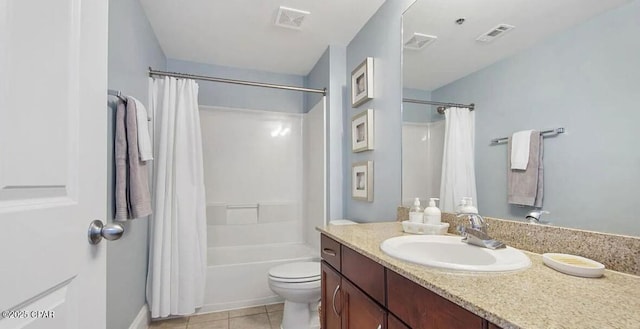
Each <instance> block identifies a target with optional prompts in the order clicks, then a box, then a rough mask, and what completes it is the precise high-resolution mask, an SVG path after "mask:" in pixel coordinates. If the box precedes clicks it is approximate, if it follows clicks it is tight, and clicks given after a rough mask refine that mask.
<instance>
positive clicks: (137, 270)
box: [102, 0, 166, 329]
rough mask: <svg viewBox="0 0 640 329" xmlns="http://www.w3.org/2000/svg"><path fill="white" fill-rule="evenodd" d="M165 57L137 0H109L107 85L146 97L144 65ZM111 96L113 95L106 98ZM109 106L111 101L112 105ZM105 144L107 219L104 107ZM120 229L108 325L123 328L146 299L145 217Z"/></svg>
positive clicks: (110, 259) (110, 262)
mask: <svg viewBox="0 0 640 329" xmlns="http://www.w3.org/2000/svg"><path fill="white" fill-rule="evenodd" d="M165 65H166V58H165V56H164V53H163V52H162V50H161V49H160V45H159V44H158V41H157V40H156V37H155V34H154V33H153V31H152V30H151V26H150V25H149V22H148V21H147V18H146V16H145V14H144V11H143V9H142V7H141V5H140V3H139V2H138V0H110V1H109V72H108V74H109V77H108V85H109V88H110V89H117V90H120V91H122V92H123V93H125V94H127V95H132V96H134V97H136V98H138V99H140V100H141V101H142V102H144V103H145V104H148V102H147V94H148V92H147V90H148V89H147V86H148V85H147V68H148V67H149V66H153V67H157V68H159V69H164V68H165ZM110 99H112V97H110ZM111 106H113V104H111ZM108 111H109V117H108V123H107V124H108V125H109V129H108V131H109V136H108V141H109V148H108V149H107V150H106V151H107V152H108V160H109V163H110V164H111V165H110V166H108V168H109V171H108V173H107V177H108V180H109V182H111V183H110V184H109V185H108V186H109V190H108V191H107V193H108V194H107V195H108V196H109V199H108V201H107V203H108V205H107V209H108V210H107V211H108V214H107V218H108V220H109V221H110V220H111V219H113V210H114V202H113V197H112V196H113V184H114V175H113V163H114V162H113V131H114V130H113V127H114V126H113V122H114V114H115V110H114V109H113V108H111V109H109V110H108ZM124 225H125V234H124V236H123V237H122V238H121V239H120V240H117V241H108V242H102V243H107V328H108V329H126V328H129V325H130V324H131V322H132V321H133V320H134V318H135V317H136V316H137V315H138V312H139V311H140V309H141V308H142V306H143V305H144V304H145V300H146V298H145V285H146V279H147V262H148V249H147V242H148V237H147V232H148V220H147V219H136V220H134V221H132V222H129V223H125V224H124Z"/></svg>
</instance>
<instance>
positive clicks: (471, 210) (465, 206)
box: [460, 197, 478, 214]
mask: <svg viewBox="0 0 640 329" xmlns="http://www.w3.org/2000/svg"><path fill="white" fill-rule="evenodd" d="M460 212H462V213H465V214H477V213H478V208H476V207H474V206H473V198H471V197H466V198H463V201H462V209H460Z"/></svg>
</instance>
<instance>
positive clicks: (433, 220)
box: [424, 198, 442, 225]
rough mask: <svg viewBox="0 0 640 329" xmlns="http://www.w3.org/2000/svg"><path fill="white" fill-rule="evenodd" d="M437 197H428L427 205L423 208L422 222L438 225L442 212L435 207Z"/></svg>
mask: <svg viewBox="0 0 640 329" xmlns="http://www.w3.org/2000/svg"><path fill="white" fill-rule="evenodd" d="M436 200H440V199H438V198H431V199H429V206H428V207H427V209H425V210H424V222H425V223H426V224H431V225H440V223H441V216H442V212H440V209H438V207H436Z"/></svg>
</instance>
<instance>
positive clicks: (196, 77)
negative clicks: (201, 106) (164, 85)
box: [149, 67, 327, 96]
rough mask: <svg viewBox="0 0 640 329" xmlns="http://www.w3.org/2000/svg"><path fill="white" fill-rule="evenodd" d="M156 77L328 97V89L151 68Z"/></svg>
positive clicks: (150, 71)
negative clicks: (291, 91)
mask: <svg viewBox="0 0 640 329" xmlns="http://www.w3.org/2000/svg"><path fill="white" fill-rule="evenodd" d="M154 75H157V76H165V77H174V78H185V79H194V80H202V81H213V82H222V83H231V84H236V85H243V86H253V87H264V88H273V89H284V90H293V91H301V92H308V93H317V94H322V96H326V95H327V88H324V89H313V88H304V87H296V86H287V85H276V84H271V83H264V82H255V81H246V80H233V79H224V78H216V77H209V76H206V75H195V74H187V73H178V72H167V71H158V70H154V69H152V68H151V67H149V76H150V77H151V76H154Z"/></svg>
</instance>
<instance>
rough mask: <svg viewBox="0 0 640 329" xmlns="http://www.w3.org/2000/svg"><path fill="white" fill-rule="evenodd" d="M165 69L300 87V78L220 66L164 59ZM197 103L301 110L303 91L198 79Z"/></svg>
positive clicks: (280, 110) (283, 110) (290, 110)
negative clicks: (165, 62)
mask: <svg viewBox="0 0 640 329" xmlns="http://www.w3.org/2000/svg"><path fill="white" fill-rule="evenodd" d="M167 70H168V71H175V72H180V73H190V74H197V75H208V76H214V77H218V78H226V79H236V80H249V81H257V82H266V83H274V84H284V85H292V86H303V85H304V77H303V76H299V75H292V74H279V73H272V72H265V71H258V70H250V69H240V68H233V67H227V66H220V65H212V64H203V63H196V62H188V61H181V60H177V59H168V60H167ZM198 84H199V86H200V89H199V103H200V105H210V106H226V107H238V108H245V109H254V110H268V111H277V112H288V113H303V111H304V93H301V92H294V91H289V90H278V89H271V88H262V87H251V86H241V85H234V84H227V83H216V82H200V83H198Z"/></svg>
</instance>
